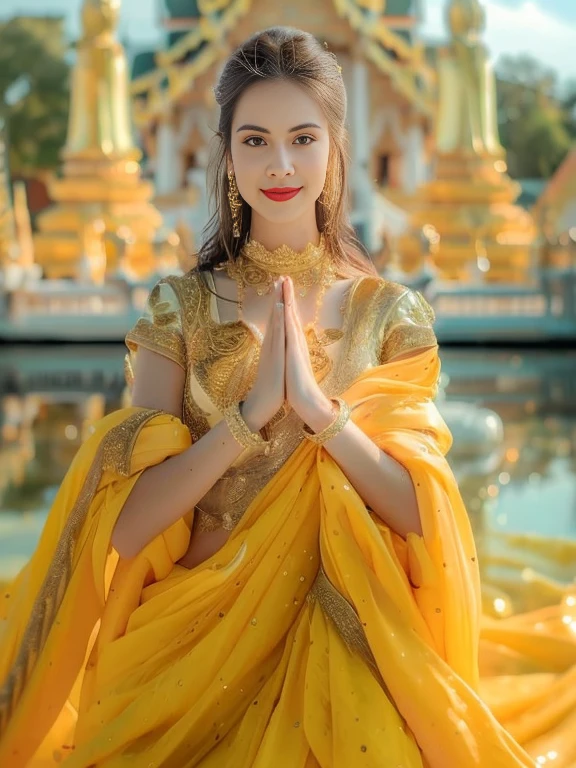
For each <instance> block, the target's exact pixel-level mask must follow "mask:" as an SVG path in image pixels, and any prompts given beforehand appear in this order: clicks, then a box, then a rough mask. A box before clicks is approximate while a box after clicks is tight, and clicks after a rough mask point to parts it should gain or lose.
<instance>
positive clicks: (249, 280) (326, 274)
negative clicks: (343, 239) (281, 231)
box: [225, 234, 334, 296]
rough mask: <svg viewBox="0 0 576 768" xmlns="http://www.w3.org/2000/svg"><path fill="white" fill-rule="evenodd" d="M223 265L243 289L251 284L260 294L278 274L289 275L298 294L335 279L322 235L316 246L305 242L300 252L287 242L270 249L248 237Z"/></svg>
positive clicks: (269, 287) (267, 289) (270, 285)
mask: <svg viewBox="0 0 576 768" xmlns="http://www.w3.org/2000/svg"><path fill="white" fill-rule="evenodd" d="M225 268H226V271H227V273H228V275H229V276H230V277H231V278H232V279H233V280H235V281H236V282H237V283H238V286H239V288H240V289H242V292H243V289H244V288H245V287H246V286H251V287H252V288H254V289H255V290H256V293H257V294H258V295H259V296H262V295H264V294H265V293H270V291H271V290H272V288H273V286H274V281H275V280H277V279H278V278H279V277H280V276H281V275H285V276H286V277H291V278H292V280H293V282H294V287H295V289H296V291H297V292H298V293H299V295H300V296H306V294H307V293H308V291H309V290H310V288H312V287H313V286H320V288H324V289H325V288H326V287H328V285H330V284H331V283H332V282H333V281H334V270H333V268H332V265H331V263H330V257H329V254H328V252H327V250H326V245H325V241H324V235H322V234H321V235H320V242H319V243H318V245H314V244H313V243H308V245H307V246H306V248H304V250H303V251H295V250H293V249H292V248H290V247H289V246H287V245H281V246H279V247H278V248H275V249H274V250H273V251H269V250H268V249H267V248H265V247H264V246H263V245H262V244H261V243H259V242H258V241H257V240H250V241H249V242H247V243H246V244H245V245H244V246H243V248H242V250H241V251H240V253H239V254H238V256H237V257H236V259H235V260H234V261H229V262H227V263H226V266H225Z"/></svg>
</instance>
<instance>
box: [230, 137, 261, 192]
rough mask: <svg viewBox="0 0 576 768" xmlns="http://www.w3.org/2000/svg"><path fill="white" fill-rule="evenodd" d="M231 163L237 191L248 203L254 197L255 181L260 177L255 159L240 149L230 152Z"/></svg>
mask: <svg viewBox="0 0 576 768" xmlns="http://www.w3.org/2000/svg"><path fill="white" fill-rule="evenodd" d="M232 163H233V165H234V173H235V176H236V184H237V186H238V191H239V192H240V195H241V196H242V197H243V198H244V200H246V201H247V202H249V201H250V198H251V196H253V195H254V187H255V180H256V179H257V178H258V176H259V175H261V172H260V170H259V165H258V162H257V159H256V158H255V157H254V156H250V155H248V153H246V152H243V151H242V149H239V150H238V151H236V152H235V151H234V150H232Z"/></svg>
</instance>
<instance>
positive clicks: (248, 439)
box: [222, 403, 270, 454]
mask: <svg viewBox="0 0 576 768" xmlns="http://www.w3.org/2000/svg"><path fill="white" fill-rule="evenodd" d="M240 406H241V403H232V405H229V406H227V407H226V408H224V409H223V411H222V415H223V417H224V420H225V421H226V424H227V425H228V429H229V430H230V432H231V433H232V437H233V438H234V440H236V442H237V443H239V444H240V445H241V446H242V447H243V448H259V447H263V448H264V453H265V454H266V453H267V452H268V451H269V450H270V444H269V442H268V441H267V440H264V438H263V437H262V435H261V434H260V433H259V432H252V431H251V429H250V427H249V426H248V425H247V424H246V422H245V421H244V418H243V416H242V413H241V411H240Z"/></svg>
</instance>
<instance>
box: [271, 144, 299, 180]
mask: <svg viewBox="0 0 576 768" xmlns="http://www.w3.org/2000/svg"><path fill="white" fill-rule="evenodd" d="M266 173H267V175H268V176H269V177H270V178H273V179H283V178H284V177H285V176H294V166H293V164H292V160H291V158H290V153H289V152H288V151H287V150H286V148H285V147H282V146H280V147H278V148H277V149H276V150H275V151H274V152H273V154H272V156H271V157H270V162H269V164H268V168H267V169H266Z"/></svg>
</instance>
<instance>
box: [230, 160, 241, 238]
mask: <svg viewBox="0 0 576 768" xmlns="http://www.w3.org/2000/svg"><path fill="white" fill-rule="evenodd" d="M228 202H229V203H230V212H231V214H232V235H233V236H234V237H240V229H241V227H242V200H241V199H240V193H239V192H238V187H237V185H236V177H235V176H234V174H233V173H229V174H228Z"/></svg>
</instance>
